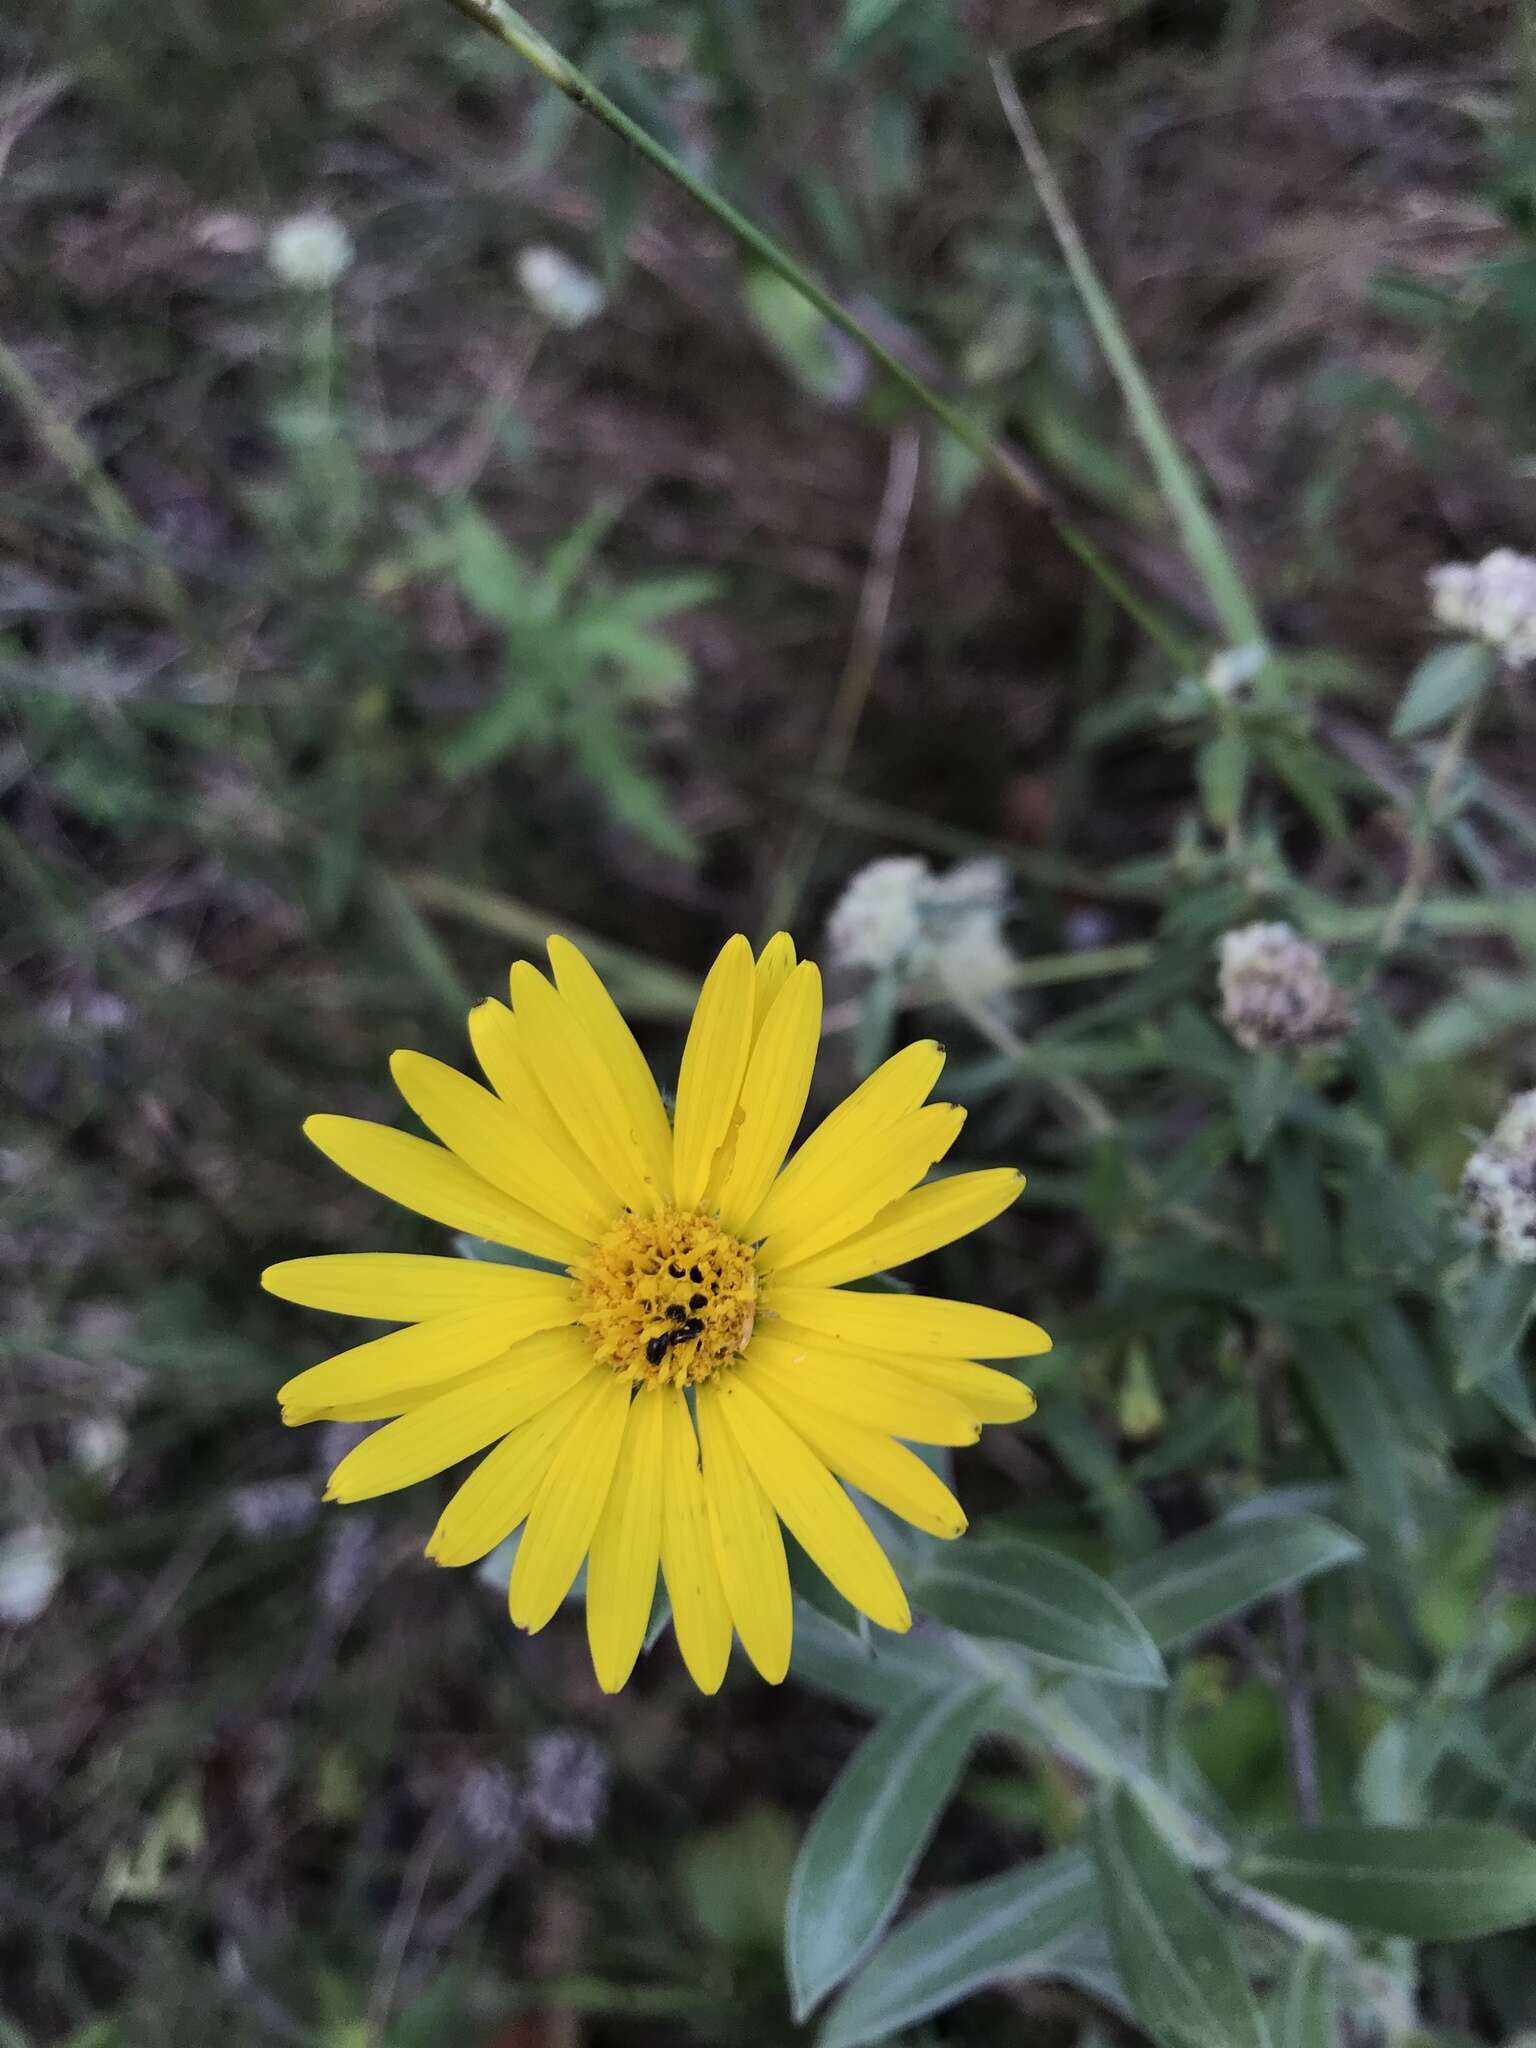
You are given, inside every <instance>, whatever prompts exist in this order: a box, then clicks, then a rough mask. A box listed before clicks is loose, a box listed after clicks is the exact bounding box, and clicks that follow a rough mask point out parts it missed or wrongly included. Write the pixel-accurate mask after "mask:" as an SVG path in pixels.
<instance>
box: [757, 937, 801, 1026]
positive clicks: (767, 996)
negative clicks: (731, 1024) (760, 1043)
mask: <svg viewBox="0 0 1536 2048" xmlns="http://www.w3.org/2000/svg"><path fill="white" fill-rule="evenodd" d="M794 965H795V942H794V940H793V939H792V938H791V937H790V936H789V933H788V932H775V933H774V935H773V937H772V938H771V939H770V940H769V941H768V943H767V945H766V946H764V948H763V950H762V952H761V953H759V954H758V956H757V972H756V977H755V980H756V991H755V995H754V998H753V1003H752V1036H753V1039H754V1040H755V1039H756V1037H757V1034H758V1033H759V1032H760V1031H761V1030H762V1028H763V1024H764V1022H765V1020H766V1018H767V1016H768V1012H769V1011H770V1010H771V1009H772V1008H773V999H774V997H775V996H776V995H777V994H778V992H779V990H780V989H781V988H782V987H783V986H784V984H785V982H786V981H788V979H789V977H790V974H791V973H792V971H793V969H794Z"/></svg>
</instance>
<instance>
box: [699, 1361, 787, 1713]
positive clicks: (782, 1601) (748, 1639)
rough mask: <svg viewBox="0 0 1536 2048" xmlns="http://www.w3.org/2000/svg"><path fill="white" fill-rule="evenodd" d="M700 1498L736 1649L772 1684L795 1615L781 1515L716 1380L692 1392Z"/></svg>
mask: <svg viewBox="0 0 1536 2048" xmlns="http://www.w3.org/2000/svg"><path fill="white" fill-rule="evenodd" d="M696 1401H697V1409H698V1417H699V1444H700V1448H701V1450H702V1452H703V1470H704V1499H705V1503H706V1505H707V1506H708V1509H709V1533H710V1540H711V1542H712V1544H713V1545H714V1552H715V1563H716V1564H717V1565H718V1566H719V1568H720V1583H721V1584H722V1585H723V1586H724V1588H725V1597H726V1600H727V1602H728V1603H729V1605H730V1610H731V1619H732V1620H733V1621H734V1622H735V1624H736V1633H737V1635H739V1636H740V1637H741V1642H742V1648H743V1649H744V1650H745V1651H746V1653H747V1655H748V1656H749V1657H750V1658H751V1659H752V1662H753V1663H754V1664H755V1665H756V1666H757V1668H758V1670H759V1671H760V1672H761V1674H762V1675H763V1677H764V1678H766V1679H767V1681H768V1683H769V1684H770V1685H778V1684H779V1683H780V1681H781V1680H782V1679H783V1677H784V1674H785V1672H786V1671H788V1669H789V1650H790V1640H791V1637H792V1635H793V1632H794V1614H793V1609H792V1607H791V1605H790V1597H789V1567H788V1565H787V1564H786V1562H785V1559H784V1538H783V1537H782V1536H781V1535H780V1534H779V1520H778V1517H777V1515H775V1513H774V1512H773V1508H772V1506H771V1505H770V1503H769V1500H768V1496H767V1494H765V1493H764V1492H763V1489H762V1487H761V1486H760V1485H759V1484H758V1482H757V1480H756V1478H755V1477H754V1476H753V1473H752V1471H751V1469H750V1467H749V1466H748V1465H747V1463H746V1460H745V1459H744V1458H743V1457H742V1455H741V1451H740V1448H739V1447H738V1445H737V1442H736V1438H735V1435H734V1433H733V1432H732V1430H731V1427H730V1425H729V1423H728V1422H727V1421H726V1419H725V1417H724V1416H723V1415H722V1414H721V1412H720V1382H719V1381H718V1380H706V1381H705V1382H703V1384H702V1385H701V1386H700V1387H699V1388H698V1390H697V1396H696Z"/></svg>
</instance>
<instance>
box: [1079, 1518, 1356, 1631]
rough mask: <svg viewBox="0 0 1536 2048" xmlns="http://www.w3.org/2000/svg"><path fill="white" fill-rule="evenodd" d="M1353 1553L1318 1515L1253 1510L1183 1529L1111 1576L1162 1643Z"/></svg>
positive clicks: (1346, 1538) (1209, 1625)
mask: <svg viewBox="0 0 1536 2048" xmlns="http://www.w3.org/2000/svg"><path fill="white" fill-rule="evenodd" d="M1360 1554H1361V1546H1360V1544H1359V1543H1358V1542H1357V1541H1356V1540H1355V1538H1354V1537H1353V1536H1350V1535H1347V1534H1346V1533H1345V1531H1344V1530H1342V1529H1337V1528H1335V1527H1334V1525H1333V1524H1332V1523H1331V1522H1325V1521H1323V1520H1322V1519H1321V1517H1320V1516H1317V1515H1294V1516H1293V1515H1286V1516H1281V1515H1254V1516H1251V1517H1249V1518H1247V1519H1245V1520H1243V1521H1225V1522H1216V1523H1213V1525H1212V1526H1211V1527H1210V1528H1209V1529H1201V1530H1199V1531H1198V1532H1197V1533H1196V1534H1195V1535H1193V1536H1183V1537H1181V1538H1180V1539H1179V1541H1178V1542H1177V1543H1170V1544H1168V1545H1166V1546H1165V1547H1164V1548H1163V1549H1161V1550H1157V1551H1153V1552H1152V1553H1151V1554H1150V1555H1149V1556H1147V1557H1144V1558H1140V1559H1138V1560H1137V1562H1136V1563H1135V1564H1133V1565H1128V1566H1127V1567H1126V1568H1125V1570H1124V1571H1122V1572H1119V1573H1118V1574H1117V1575H1116V1579H1115V1583H1116V1585H1117V1586H1118V1587H1119V1589H1120V1591H1121V1592H1122V1593H1123V1594H1124V1595H1125V1597H1126V1599H1127V1600H1129V1601H1130V1603H1131V1605H1132V1607H1134V1608H1135V1610H1136V1612H1137V1613H1138V1614H1139V1615H1140V1616H1141V1619H1142V1621H1143V1622H1144V1623H1145V1624H1146V1627H1147V1629H1148V1631H1149V1632H1150V1634H1151V1636H1152V1639H1153V1641H1154V1642H1155V1643H1157V1644H1158V1645H1159V1647H1160V1648H1162V1649H1164V1650H1166V1649H1169V1648H1171V1646H1172V1645H1173V1644H1175V1643H1183V1642H1187V1641H1189V1639H1190V1638H1191V1637H1193V1636H1199V1635H1204V1634H1205V1633H1206V1631H1207V1630H1209V1629H1213V1628H1216V1627H1217V1626H1218V1625H1219V1624H1220V1623H1222V1622H1224V1621H1230V1620H1231V1618H1232V1616H1233V1615H1234V1614H1241V1613H1242V1612H1243V1611H1244V1609H1245V1608H1248V1607H1253V1606H1255V1605H1256V1604H1257V1603H1258V1602H1259V1601H1260V1600H1272V1599H1273V1598H1274V1596H1275V1595H1276V1594H1277V1593H1284V1592H1286V1591H1287V1590H1288V1589H1289V1588H1290V1587H1292V1586H1300V1585H1303V1584H1304V1583H1305V1582H1306V1581H1307V1580H1308V1579H1313V1578H1316V1577H1317V1575H1318V1573H1319V1572H1326V1571H1332V1570H1333V1568H1334V1566H1335V1565H1341V1564H1349V1563H1351V1562H1352V1561H1353V1560H1354V1559H1355V1558H1357V1557H1359V1556H1360Z"/></svg>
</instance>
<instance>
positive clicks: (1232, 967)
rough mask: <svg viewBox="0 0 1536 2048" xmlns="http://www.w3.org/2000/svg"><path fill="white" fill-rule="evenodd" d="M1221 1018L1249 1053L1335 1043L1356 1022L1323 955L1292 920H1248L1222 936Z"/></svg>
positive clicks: (1348, 1003) (1345, 997) (1347, 999)
mask: <svg viewBox="0 0 1536 2048" xmlns="http://www.w3.org/2000/svg"><path fill="white" fill-rule="evenodd" d="M1220 951H1221V974H1220V982H1221V1021H1222V1022H1223V1024H1225V1025H1226V1027H1227V1029H1228V1030H1229V1031H1230V1032H1231V1034H1232V1036H1233V1037H1234V1038H1235V1039H1236V1040H1237V1042H1238V1044H1239V1045H1241V1046H1244V1047H1246V1049H1247V1050H1248V1051H1249V1052H1259V1051H1262V1050H1263V1049H1264V1048H1265V1047H1268V1046H1281V1045H1292V1046H1309V1045H1310V1046H1316V1045H1331V1044H1334V1043H1336V1042H1337V1040H1339V1039H1340V1038H1342V1037H1343V1036H1344V1035H1345V1033H1346V1032H1347V1031H1348V1030H1349V1027H1350V1025H1351V1024H1352V1023H1353V1021H1354V1013H1353V1011H1352V1009H1351V1006H1350V1002H1349V998H1348V997H1347V996H1346V995H1345V994H1344V992H1343V991H1342V989H1338V988H1335V986H1334V984H1333V983H1332V982H1331V981H1330V980H1329V978H1328V970H1327V968H1326V967H1325V966H1324V965H1323V956H1322V954H1321V953H1320V952H1319V951H1318V949H1317V948H1316V946H1314V945H1313V944H1312V943H1311V942H1310V941H1309V940H1307V939H1304V938H1302V937H1301V935H1300V933H1298V932H1297V931H1295V930H1294V929H1293V928H1292V927H1291V926H1290V925H1288V924H1245V925H1243V926H1241V927H1240V928H1239V929H1238V930H1236V931H1230V932H1224V933H1223V934H1222V939H1221V947H1220Z"/></svg>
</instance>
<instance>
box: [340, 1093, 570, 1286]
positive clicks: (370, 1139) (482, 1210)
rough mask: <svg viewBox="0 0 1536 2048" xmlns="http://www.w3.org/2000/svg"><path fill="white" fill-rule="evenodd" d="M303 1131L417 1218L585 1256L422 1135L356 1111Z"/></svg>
mask: <svg viewBox="0 0 1536 2048" xmlns="http://www.w3.org/2000/svg"><path fill="white" fill-rule="evenodd" d="M304 1135H305V1137H306V1138H308V1139H309V1141H310V1143H311V1144H312V1145H316V1146H318V1147H319V1149H320V1150H321V1151H322V1152H323V1153H324V1154H325V1156H326V1158H327V1159H330V1160H332V1161H334V1162H335V1164H336V1165H337V1166H339V1167H340V1168H341V1170H342V1172H343V1173H350V1174H351V1176H352V1178H353V1179H354V1180H357V1181H361V1182H362V1184H363V1186H364V1187H365V1188H372V1189H373V1191H374V1193H375V1194H379V1195H387V1196H388V1197H389V1199H390V1201H392V1202H398V1203H399V1204H400V1206H401V1207H402V1208H404V1209H413V1210H414V1211H415V1212H416V1214H417V1215H418V1216H430V1217H431V1218H432V1220H433V1222H434V1223H446V1224H447V1225H448V1228H449V1229H450V1230H467V1231H468V1232H469V1233H470V1235H471V1236H472V1237H485V1238H489V1239H490V1241H491V1243H492V1244H510V1245H515V1246H517V1247H518V1249H519V1250H521V1251H525V1252H532V1253H533V1254H534V1256H535V1257H536V1258H541V1259H558V1260H559V1261H560V1262H561V1264H562V1265H563V1264H567V1263H570V1262H571V1261H574V1260H576V1259H582V1258H585V1257H586V1254H587V1246H586V1244H585V1242H584V1241H583V1240H582V1239H581V1238H579V1237H577V1236H576V1235H575V1233H574V1232H572V1231H569V1230H562V1229H560V1228H559V1226H558V1225H557V1224H554V1223H551V1222H550V1221H549V1220H548V1218H547V1217H543V1216H537V1215H535V1214H534V1212H533V1210H532V1209H528V1208H525V1207H524V1206H523V1204H522V1203H521V1202H514V1201H513V1199H512V1197H511V1196H510V1195H504V1194H503V1193H502V1192H501V1190H500V1188H493V1187H492V1186H491V1184H490V1182H489V1181H486V1180H482V1179H481V1178H480V1176H479V1174H478V1173H471V1172H470V1170H469V1168H468V1167H467V1166H466V1165H465V1164H464V1162H463V1161H462V1160H461V1159H455V1158H454V1156H453V1154H452V1153H451V1152H449V1151H446V1150H445V1149H444V1148H443V1147H442V1146H441V1145H429V1144H428V1143H427V1141H426V1139H425V1138H413V1137H410V1136H409V1135H408V1134H407V1133H406V1132H405V1131H392V1130H389V1129H388V1128H387V1127H386V1126H385V1125H383V1124H370V1123H366V1122H364V1121H363V1119H362V1118H360V1117H355V1116H312V1117H309V1118H308V1119H307V1120H306V1121H305V1125H304Z"/></svg>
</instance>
